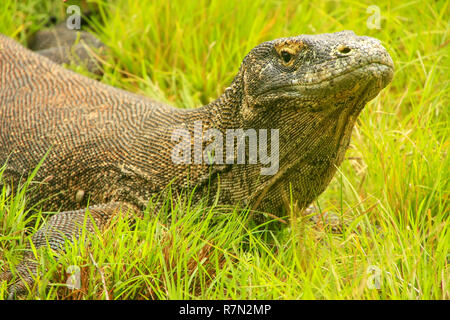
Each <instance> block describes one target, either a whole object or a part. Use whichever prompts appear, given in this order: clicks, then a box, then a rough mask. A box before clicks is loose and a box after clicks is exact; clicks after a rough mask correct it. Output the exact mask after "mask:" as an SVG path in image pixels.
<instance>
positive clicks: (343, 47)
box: [338, 45, 352, 54]
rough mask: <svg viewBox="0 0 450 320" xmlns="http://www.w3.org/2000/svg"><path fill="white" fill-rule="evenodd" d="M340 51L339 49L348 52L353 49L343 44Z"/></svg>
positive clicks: (344, 52)
mask: <svg viewBox="0 0 450 320" xmlns="http://www.w3.org/2000/svg"><path fill="white" fill-rule="evenodd" d="M338 51H339V52H340V53H343V54H347V53H349V52H350V51H352V49H350V48H349V47H347V46H344V45H342V46H339V48H338Z"/></svg>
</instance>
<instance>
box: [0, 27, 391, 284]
mask: <svg viewBox="0 0 450 320" xmlns="http://www.w3.org/2000/svg"><path fill="white" fill-rule="evenodd" d="M392 75H393V64H392V60H391V58H390V56H389V54H388V53H387V52H386V50H385V49H384V48H383V47H382V46H381V44H380V43H379V41H378V40H376V39H373V38H369V37H358V36H356V35H355V34H354V33H353V32H350V31H344V32H339V33H333V34H321V35H301V36H297V37H290V38H282V39H277V40H273V41H269V42H265V43H262V44H260V45H259V46H257V47H255V48H254V49H252V50H251V51H250V52H249V54H248V55H247V56H246V57H245V58H244V61H243V63H242V65H241V67H240V69H239V71H238V73H237V75H236V77H235V79H234V80H233V83H232V84H231V85H230V87H228V88H227V89H226V90H225V92H224V93H223V95H222V96H220V97H219V98H218V99H217V100H215V101H213V102H211V103H210V104H208V105H206V106H203V107H200V108H198V109H192V110H181V109H176V108H173V107H171V106H168V105H164V104H162V103H159V102H155V101H152V100H150V99H148V98H145V97H142V96H138V95H135V94H132V93H129V92H125V91H122V90H119V89H116V88H113V87H110V86H107V85H104V84H102V83H100V82H97V81H94V80H91V79H88V78H86V77H84V76H81V75H79V74H76V73H74V72H71V71H69V70H66V69H64V68H62V67H60V66H59V65H57V64H55V63H53V62H51V61H50V60H48V59H46V58H43V57H42V56H40V55H38V54H36V53H33V52H31V51H29V50H27V49H25V48H24V47H22V46H21V45H19V44H18V43H16V42H14V41H13V40H11V39H9V38H7V37H5V36H2V35H0V139H1V142H2V143H1V144H0V163H5V162H7V167H6V170H5V174H4V177H5V178H4V182H6V183H9V184H11V185H12V186H13V188H14V186H17V184H18V183H19V182H20V180H21V178H23V177H26V176H27V174H28V173H29V172H30V171H31V170H32V169H33V168H35V167H36V166H37V164H38V163H39V161H40V160H41V159H42V158H43V157H44V155H45V154H46V153H47V152H49V153H48V156H47V157H46V159H45V161H44V162H43V164H42V166H41V168H40V170H39V171H38V173H37V176H36V177H35V180H37V181H40V182H42V185H41V186H40V187H39V188H36V189H35V190H34V191H33V194H32V195H31V199H30V203H31V204H34V203H36V202H37V201H42V200H43V199H48V200H47V201H43V202H42V206H43V207H44V209H45V210H65V212H62V213H59V214H57V215H55V216H54V217H52V218H51V219H50V220H49V221H48V222H47V224H46V225H45V226H44V227H43V229H41V230H40V231H39V232H38V236H34V237H33V243H34V245H35V246H36V247H40V246H44V245H46V243H47V241H48V243H49V245H50V247H52V248H57V247H60V244H61V241H63V238H61V235H60V233H58V232H53V231H52V230H56V231H58V230H59V231H61V232H62V233H63V234H64V235H65V236H66V237H67V238H69V239H70V238H72V237H77V236H78V235H79V233H80V231H79V230H80V228H79V226H80V222H81V221H84V218H83V217H84V216H85V214H84V210H79V209H83V208H85V207H86V205H87V201H88V200H89V204H90V205H93V206H95V207H92V208H90V211H91V213H92V212H93V216H95V217H97V218H95V217H94V220H95V222H96V224H97V226H98V227H99V228H100V229H101V228H103V227H104V226H105V225H106V224H107V223H108V220H109V219H110V217H111V216H112V215H114V214H115V213H116V212H118V210H119V209H120V207H121V206H126V208H132V209H133V210H134V211H136V212H139V210H142V209H143V208H144V207H145V206H146V205H147V202H148V200H149V199H150V198H151V196H152V195H155V194H157V193H160V192H162V191H164V190H165V188H166V187H167V186H168V185H169V184H170V183H171V188H172V191H173V192H174V194H178V193H181V192H183V191H184V190H187V189H189V188H190V187H193V186H197V188H196V193H195V195H194V200H198V199H200V198H201V197H207V198H208V197H209V199H210V201H213V199H214V198H215V197H216V191H219V197H218V201H219V203H220V204H230V205H234V204H238V203H239V204H241V205H249V206H251V207H252V208H253V209H258V210H260V211H266V212H271V213H273V214H277V213H278V212H279V210H280V208H281V207H282V206H283V205H284V204H285V203H286V202H287V201H289V197H290V194H292V195H293V198H294V200H295V201H296V204H297V206H298V207H299V208H300V209H302V208H305V207H307V206H308V205H309V204H310V203H311V202H312V201H313V200H314V199H315V198H316V197H317V196H318V195H319V194H320V193H322V192H323V191H324V189H325V188H326V186H327V185H328V183H329V182H330V180H331V178H332V177H333V175H334V173H335V171H336V167H337V166H339V164H340V163H341V162H342V160H343V159H344V154H345V150H346V148H347V147H348V145H349V141H350V136H351V132H352V128H353V126H354V124H355V121H356V118H357V117H358V115H359V113H360V112H361V110H362V109H363V107H364V105H365V104H366V102H367V101H369V100H371V99H373V98H374V97H375V96H376V95H377V94H378V92H379V91H380V90H381V89H383V88H384V87H385V86H386V85H387V84H388V83H389V82H390V81H391V79H392ZM199 121H201V124H202V130H203V132H205V130H207V129H210V128H214V129H217V130H218V131H219V132H221V133H223V135H224V136H225V134H226V131H227V130H229V129H239V128H240V129H244V130H247V129H254V130H259V129H269V130H270V129H278V130H279V144H278V146H279V168H278V170H277V171H276V173H275V174H274V175H261V168H265V167H267V166H268V165H267V164H262V163H261V162H260V161H259V162H258V163H256V164H249V163H247V162H248V161H247V162H246V163H245V164H236V163H237V159H236V157H237V154H236V153H235V154H234V161H233V164H231V163H230V164H227V163H224V164H206V163H198V164H196V163H193V164H176V163H174V162H173V161H172V158H171V155H172V151H173V149H174V147H176V145H177V143H178V142H177V141H172V139H171V136H172V134H173V132H174V130H175V129H180V128H184V129H187V131H188V132H189V133H190V135H191V136H193V133H194V131H195V130H196V124H198V123H199ZM269 138H270V137H269ZM269 141H270V140H269ZM191 142H192V148H194V139H191ZM208 144H209V141H203V142H202V144H201V147H202V150H203V148H205V147H206V146H207V145H208ZM268 145H269V146H270V145H271V144H270V142H269V143H268ZM198 147H199V146H198V145H197V148H198ZM192 158H193V159H194V156H192ZM76 210H79V211H76ZM27 265H28V266H31V265H32V263H31V262H30V261H29V259H28V260H27V259H25V260H24V262H23V263H22V264H21V265H20V266H19V267H18V270H19V275H21V276H22V278H23V279H24V281H19V282H17V283H16V284H14V285H13V287H12V291H13V292H17V293H19V292H23V291H24V290H25V285H26V284H31V283H32V277H31V276H30V273H29V272H28V271H25V270H27V267H26V266H27ZM28 269H30V270H29V271H30V272H31V274H32V273H33V272H34V269H33V268H31V267H29V268H28ZM27 272H28V273H27ZM3 277H4V278H8V279H9V278H10V277H11V273H7V275H4V276H3Z"/></svg>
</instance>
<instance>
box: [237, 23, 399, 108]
mask: <svg viewBox="0 0 450 320" xmlns="http://www.w3.org/2000/svg"><path fill="white" fill-rule="evenodd" d="M242 69H243V82H244V96H245V99H246V104H247V106H248V107H250V108H251V107H253V108H254V107H264V106H269V107H274V106H280V107H283V106H285V107H289V106H293V107H296V108H298V107H301V108H309V109H312V110H315V109H317V110H318V109H323V108H327V107H328V108H330V107H333V106H336V103H339V102H346V103H347V104H349V103H351V101H353V102H355V104H357V105H358V106H364V104H365V103H366V102H367V101H369V100H371V99H373V98H374V97H375V96H376V95H377V94H378V92H379V91H380V90H381V89H383V88H384V87H385V86H386V85H387V84H389V82H390V81H391V80H392V77H393V62H392V59H391V57H390V56H389V54H388V53H387V51H386V49H385V48H384V47H383V46H382V45H381V43H380V41H378V40H377V39H374V38H370V37H365V36H363V37H360V36H356V35H355V34H354V33H353V32H352V31H342V32H337V33H327V34H319V35H301V36H297V37H290V38H281V39H277V40H273V41H268V42H264V43H262V44H260V45H259V46H257V47H255V48H254V49H253V50H251V51H250V53H249V54H248V55H247V56H246V57H245V59H244V61H243V64H242ZM354 97H358V98H357V99H352V98H354ZM330 102H332V103H331V104H330Z"/></svg>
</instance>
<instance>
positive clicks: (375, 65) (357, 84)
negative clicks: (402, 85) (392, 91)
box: [257, 61, 394, 102]
mask: <svg viewBox="0 0 450 320" xmlns="http://www.w3.org/2000/svg"><path fill="white" fill-rule="evenodd" d="M393 74H394V66H393V64H392V62H391V61H376V62H370V63H367V64H364V65H360V66H358V67H354V68H351V69H347V70H345V71H343V72H341V73H339V74H336V75H333V76H329V77H326V78H323V79H321V80H319V81H315V82H302V80H300V79H294V80H292V81H291V82H290V83H288V84H280V85H278V86H275V87H273V86H272V87H271V88H269V89H267V90H264V91H263V92H262V93H261V94H260V95H259V96H258V98H257V100H265V101H267V100H269V99H280V98H284V99H289V98H297V99H300V100H303V101H311V102H320V101H321V100H326V99H327V98H331V99H333V100H334V101H336V98H337V101H339V100H341V99H340V98H342V100H344V98H346V97H349V96H356V95H359V93H360V90H361V89H362V88H364V90H365V91H367V93H368V94H367V95H366V97H365V100H366V101H368V100H370V99H372V98H373V97H374V96H376V94H378V92H379V91H380V90H382V89H383V88H384V87H386V86H387V85H388V84H389V83H390V82H391V80H392V77H393ZM367 99H368V100H367Z"/></svg>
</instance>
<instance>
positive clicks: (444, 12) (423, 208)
mask: <svg viewBox="0 0 450 320" xmlns="http://www.w3.org/2000/svg"><path fill="white" fill-rule="evenodd" d="M68 2H70V1H68ZM73 2H74V1H72V3H73ZM89 3H90V4H91V5H95V6H98V9H99V13H98V14H96V15H94V16H92V17H91V18H90V19H91V23H90V28H91V29H92V31H93V32H95V33H96V34H97V35H98V36H99V37H100V38H101V39H102V40H103V41H104V42H105V43H106V44H107V46H108V47H109V48H110V50H111V51H110V56H109V58H108V60H107V61H106V64H105V74H104V75H103V76H102V77H101V78H100V81H103V82H105V83H109V84H112V85H114V86H118V87H121V88H124V89H127V90H130V91H134V92H138V93H141V94H144V95H147V96H150V97H152V98H155V99H158V100H160V101H165V102H168V103H171V104H173V105H176V106H177V107H180V108H193V107H197V106H200V105H202V104H206V103H208V102H209V101H211V100H212V99H214V98H216V97H217V96H218V95H219V94H220V93H221V92H223V90H224V88H226V86H227V85H229V84H230V82H231V80H232V78H233V77H234V75H235V73H236V72H237V70H238V67H239V64H240V62H241V61H242V58H243V57H244V56H245V54H246V53H247V52H248V51H249V50H250V49H251V48H252V47H253V46H255V45H257V44H258V43H260V42H262V41H265V40H270V39H274V38H278V37H284V36H290V35H297V34H302V33H309V34H315V33H323V32H335V31H340V30H344V29H349V30H354V31H355V32H356V33H357V34H360V35H368V36H373V37H376V38H378V39H380V40H381V41H382V42H383V44H384V46H385V47H386V48H387V50H388V51H389V53H390V54H391V56H392V58H393V60H394V63H395V66H396V71H395V77H394V80H393V82H392V84H391V85H390V86H389V87H388V88H386V89H385V90H383V91H382V92H381V93H380V94H379V96H378V97H377V98H375V99H374V100H373V101H371V102H370V103H369V104H368V105H367V106H366V108H365V110H364V111H363V113H362V115H361V117H360V119H359V121H358V124H357V126H356V128H355V130H354V134H353V137H352V144H351V148H350V149H349V151H348V152H347V159H346V161H344V163H343V165H342V166H341V168H340V170H339V172H338V174H337V175H336V177H335V179H334V180H333V181H332V183H331V185H330V186H329V188H328V189H327V190H326V191H325V192H324V194H322V195H321V196H320V197H319V199H318V203H319V205H320V207H321V209H322V210H325V211H334V212H336V213H337V214H338V215H341V216H342V217H343V218H345V219H348V220H350V221H352V222H351V223H350V224H349V225H348V226H347V227H346V228H344V230H343V232H342V234H332V233H330V232H329V231H327V230H326V229H325V228H322V227H321V226H320V225H318V226H315V225H312V224H311V223H309V222H308V221H305V220H304V219H303V218H302V217H297V215H296V214H295V212H293V213H292V217H291V219H289V222H288V223H287V224H285V225H282V226H281V227H280V226H278V225H276V226H274V224H273V223H272V224H266V225H262V226H257V225H255V224H253V223H252V222H251V220H249V219H248V215H247V213H246V212H245V211H244V212H242V210H239V209H233V208H217V207H213V208H209V207H205V206H204V205H202V204H196V205H193V204H190V202H189V199H190V197H189V195H187V196H186V197H184V198H182V199H181V200H179V201H175V200H174V199H170V197H169V198H168V199H167V202H168V203H172V205H170V206H169V205H168V206H166V207H165V208H163V209H161V210H159V211H156V212H155V211H154V210H151V209H150V208H149V209H148V210H147V212H146V214H145V217H144V218H143V219H138V220H137V221H136V223H135V226H134V228H131V227H130V226H129V224H128V222H127V221H125V220H124V219H122V218H118V219H117V221H115V223H113V224H112V226H111V227H110V229H109V230H108V231H107V232H104V233H102V234H97V235H96V236H95V237H93V238H92V239H91V245H90V246H88V247H86V246H85V244H83V243H76V244H75V245H74V246H72V247H70V248H68V250H67V253H66V254H64V255H63V256H62V257H59V258H56V257H52V256H51V255H50V256H49V257H48V259H47V260H48V261H47V263H45V264H43V267H42V275H41V276H40V279H46V278H48V279H49V281H50V282H51V283H53V285H50V287H49V288H50V289H49V290H43V289H41V290H35V291H33V293H30V295H29V297H30V298H31V297H37V296H38V297H41V298H73V299H86V298H111V299H124V298H137V299H139V298H142V299H229V298H232V299H260V298H261V299H449V292H450V290H449V289H450V285H449V279H450V272H449V245H450V235H449V172H450V162H449V157H448V151H449V136H448V134H449V112H450V108H449V77H448V74H449V66H450V63H449V39H448V35H449V24H450V22H449V19H448V16H449V1H430V2H422V1H410V2H406V3H404V2H401V1H394V2H384V3H379V2H376V3H375V2H370V1H324V2H317V1H301V2H300V1H259V0H253V1H246V0H244V1H237V0H236V1H233V0H230V1H217V0H210V1H206V0H199V1H180V0H172V1H151V0H141V1H132V0H115V1H100V0H95V1H89ZM374 4H375V5H377V6H378V7H379V9H380V13H381V25H380V29H369V28H368V26H367V23H366V21H367V19H368V17H369V16H370V13H367V12H366V10H367V8H368V7H369V6H370V5H374ZM48 12H51V13H52V14H53V15H56V16H57V17H58V18H59V19H60V20H63V19H64V7H63V5H62V4H58V6H55V7H50V6H49V5H43V4H42V3H41V1H27V2H26V3H22V2H19V1H12V0H6V2H5V3H4V4H2V10H0V32H3V33H6V34H7V35H10V36H12V37H15V38H16V39H18V40H19V41H21V42H22V43H25V41H26V39H27V36H28V35H29V34H31V33H32V32H33V31H34V30H37V29H39V28H40V27H42V25H43V24H44V23H45V20H46V17H48ZM77 71H80V72H86V71H85V70H80V69H79V68H78V69H77ZM86 73H87V72H86ZM29 192H32V190H30V191H29ZM25 201H26V193H21V194H19V195H16V196H14V197H11V196H9V197H8V196H7V195H6V189H4V190H3V191H2V193H1V195H0V230H1V234H0V267H1V268H3V269H4V268H5V267H6V266H7V265H10V264H15V263H17V261H18V258H19V256H20V252H21V250H22V249H23V248H24V247H25V244H26V243H27V241H28V239H27V238H24V235H25V232H24V230H27V231H28V232H32V231H33V230H34V229H35V227H36V225H37V223H36V224H30V223H29V221H30V220H29V219H30V218H29V217H30V215H29V214H32V215H33V217H38V221H41V219H42V214H41V213H40V212H35V211H33V212H27V211H26V209H25V206H24V205H23V204H24V202H25ZM25 213H26V214H25ZM28 213H29V214H28ZM85 247H86V248H85ZM70 265H77V266H80V268H81V269H80V271H81V280H82V281H81V283H82V287H81V289H80V290H69V289H67V287H66V286H65V285H63V284H64V283H65V282H66V280H67V277H68V276H69V275H68V274H67V273H66V272H65V271H67V268H68V266H70ZM44 267H45V268H44ZM46 270H49V271H46ZM55 270H56V271H55ZM45 274H47V276H44V275H45ZM374 279H378V280H379V284H380V288H379V289H373V286H372V285H371V284H373V280H374ZM378 280H377V281H378ZM54 283H60V284H62V285H59V286H58V285H55V284H54ZM5 296H6V293H5V284H3V287H0V297H5Z"/></svg>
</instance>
